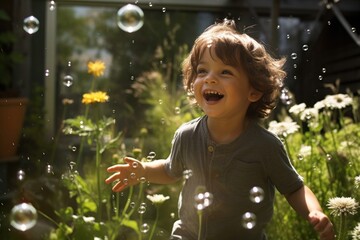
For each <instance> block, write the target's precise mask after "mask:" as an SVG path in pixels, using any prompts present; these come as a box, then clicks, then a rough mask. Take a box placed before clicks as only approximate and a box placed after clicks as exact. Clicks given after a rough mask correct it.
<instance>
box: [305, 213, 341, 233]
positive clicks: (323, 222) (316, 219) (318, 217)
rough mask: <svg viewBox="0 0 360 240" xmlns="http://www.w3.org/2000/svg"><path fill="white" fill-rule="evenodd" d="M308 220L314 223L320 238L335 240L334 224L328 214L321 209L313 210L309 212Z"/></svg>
mask: <svg viewBox="0 0 360 240" xmlns="http://www.w3.org/2000/svg"><path fill="white" fill-rule="evenodd" d="M308 220H309V222H310V223H311V225H313V227H314V229H315V231H317V232H318V233H319V235H320V240H335V231H334V227H333V224H332V223H331V221H330V219H329V218H328V216H326V215H325V214H324V213H323V212H321V211H312V212H310V213H309V216H308Z"/></svg>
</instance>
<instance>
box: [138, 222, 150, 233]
mask: <svg viewBox="0 0 360 240" xmlns="http://www.w3.org/2000/svg"><path fill="white" fill-rule="evenodd" d="M149 230H150V226H149V224H147V223H144V224H143V225H141V227H140V231H141V232H142V233H147V232H148V231H149Z"/></svg>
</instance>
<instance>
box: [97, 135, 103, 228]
mask: <svg viewBox="0 0 360 240" xmlns="http://www.w3.org/2000/svg"><path fill="white" fill-rule="evenodd" d="M99 140H100V139H99V138H98V139H97V141H96V176H97V190H98V217H99V221H101V217H102V216H101V215H102V214H101V212H102V211H101V202H102V201H101V200H102V199H101V186H100V181H101V176H100V161H101V155H100V142H99Z"/></svg>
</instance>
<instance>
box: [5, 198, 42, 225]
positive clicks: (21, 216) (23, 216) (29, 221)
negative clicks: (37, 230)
mask: <svg viewBox="0 0 360 240" xmlns="http://www.w3.org/2000/svg"><path fill="white" fill-rule="evenodd" d="M36 221H37V211H36V209H35V208H34V206H33V205H32V204H29V203H20V204H18V205H15V206H14V207H13V208H12V209H11V212H10V224H11V226H13V227H14V228H16V229H17V230H20V231H26V230H28V229H30V228H32V227H33V226H35V224H36Z"/></svg>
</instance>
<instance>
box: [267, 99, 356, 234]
mask: <svg viewBox="0 0 360 240" xmlns="http://www.w3.org/2000/svg"><path fill="white" fill-rule="evenodd" d="M333 96H337V95H333ZM356 101H358V100H357V99H356V98H353V100H352V104H351V105H350V106H349V105H348V106H347V107H346V108H345V107H334V108H328V107H325V108H321V109H319V110H318V116H315V115H314V116H309V117H308V118H302V119H300V118H301V117H300V115H301V113H299V114H298V115H297V114H293V113H289V114H288V117H289V116H291V117H292V119H293V121H296V122H298V124H299V125H301V128H300V129H301V130H300V131H298V132H296V133H294V134H290V135H286V134H285V135H283V136H280V137H281V138H282V139H283V140H284V143H285V145H286V147H287V150H288V154H289V156H290V158H291V160H292V163H293V165H294V167H295V168H296V169H297V171H298V172H299V174H300V175H301V176H303V178H304V182H305V184H306V185H307V186H309V187H310V188H311V189H312V191H313V192H314V193H315V195H316V196H317V198H318V200H319V202H320V204H321V206H322V207H323V209H324V211H325V213H326V214H327V215H328V216H329V217H330V218H331V219H332V221H333V223H334V224H335V228H336V231H337V232H338V231H339V229H340V228H341V226H340V224H339V222H338V221H339V219H338V217H336V216H332V215H331V214H330V211H329V210H328V209H327V207H328V201H329V199H330V198H335V197H352V198H354V199H356V201H358V202H359V201H360V198H359V195H358V193H357V191H354V189H355V188H356V186H355V177H356V176H358V175H359V167H360V163H359V154H360V150H359V149H360V135H359V133H360V123H359V122H356V121H355V119H354V118H351V116H352V115H349V114H348V117H345V113H348V112H351V108H352V105H356ZM339 103H341V99H339ZM305 111H306V110H305ZM305 111H304V112H305ZM282 117H283V118H284V116H282ZM287 121H289V120H287ZM274 212H275V213H274V217H273V219H272V221H271V224H270V225H269V226H268V229H267V230H268V231H267V233H268V235H269V239H280V240H286V239H299V240H300V239H318V234H317V233H316V232H315V231H314V230H313V228H312V226H311V225H310V224H309V223H308V222H307V221H305V220H304V219H302V218H300V217H299V216H297V214H296V213H295V211H294V210H292V209H291V208H290V207H289V205H288V203H287V202H286V200H285V198H284V197H282V196H281V195H280V194H278V193H277V195H276V201H275V210H274ZM346 218H347V219H348V227H347V229H345V231H347V232H348V233H350V231H351V230H352V228H354V227H355V225H356V222H358V221H359V220H360V218H359V215H355V216H349V215H348V216H347V217H346ZM280 225H283V226H286V227H283V228H279V226H280ZM342 230H344V229H342Z"/></svg>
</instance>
